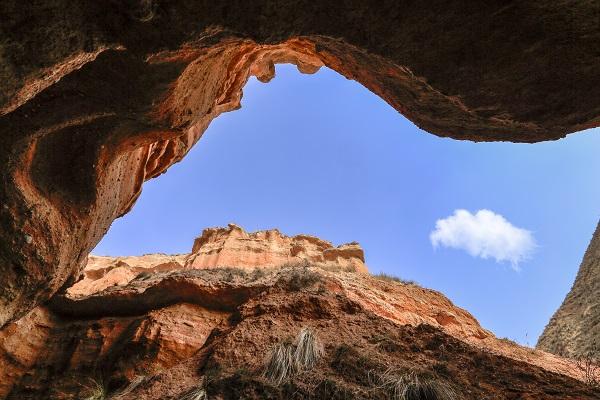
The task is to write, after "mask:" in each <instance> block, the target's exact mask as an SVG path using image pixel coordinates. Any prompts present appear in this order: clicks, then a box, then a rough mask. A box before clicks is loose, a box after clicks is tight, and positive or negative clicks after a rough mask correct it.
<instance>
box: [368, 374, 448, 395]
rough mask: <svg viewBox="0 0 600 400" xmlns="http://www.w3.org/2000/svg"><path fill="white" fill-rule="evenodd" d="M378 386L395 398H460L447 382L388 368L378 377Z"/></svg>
mask: <svg viewBox="0 0 600 400" xmlns="http://www.w3.org/2000/svg"><path fill="white" fill-rule="evenodd" d="M376 387H377V388H379V389H383V390H384V391H386V392H387V393H388V395H389V396H390V397H389V398H390V399H394V400H458V397H457V396H456V393H455V392H454V391H453V390H452V389H451V388H450V387H449V386H448V385H447V384H446V383H444V382H442V381H440V380H439V379H435V378H433V377H424V376H421V375H419V374H417V373H415V372H408V373H405V374H399V373H397V372H395V371H393V370H392V369H388V370H387V371H385V372H384V373H382V374H380V375H379V376H378V377H377V379H376Z"/></svg>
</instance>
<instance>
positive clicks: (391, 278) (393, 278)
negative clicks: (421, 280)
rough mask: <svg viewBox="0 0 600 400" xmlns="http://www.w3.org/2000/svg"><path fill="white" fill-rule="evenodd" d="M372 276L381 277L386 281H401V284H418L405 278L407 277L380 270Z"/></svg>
mask: <svg viewBox="0 0 600 400" xmlns="http://www.w3.org/2000/svg"><path fill="white" fill-rule="evenodd" d="M372 276H373V278H376V279H381V280H383V281H388V282H398V283H401V284H403V285H415V286H419V284H418V283H417V282H415V281H411V280H407V279H402V278H400V277H398V276H395V275H389V274H386V273H385V272H380V273H378V274H375V275H372Z"/></svg>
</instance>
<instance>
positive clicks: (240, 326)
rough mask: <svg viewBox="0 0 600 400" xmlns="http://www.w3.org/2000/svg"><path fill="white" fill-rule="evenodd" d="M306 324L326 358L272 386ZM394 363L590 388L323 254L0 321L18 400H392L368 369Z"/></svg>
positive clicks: (5, 363) (430, 300)
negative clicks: (288, 345)
mask: <svg viewBox="0 0 600 400" xmlns="http://www.w3.org/2000/svg"><path fill="white" fill-rule="evenodd" d="M306 327H311V328H312V329H313V330H314V331H315V332H316V333H317V335H318V338H319V340H320V341H321V343H322V344H323V345H324V348H325V353H324V356H323V357H324V358H323V359H322V360H319V361H318V363H317V364H316V366H315V367H314V369H313V370H310V371H306V372H304V373H302V374H299V375H297V376H294V377H292V378H291V380H290V381H289V382H288V383H286V385H284V386H277V385H274V384H273V383H272V382H270V381H268V380H267V379H265V378H264V376H263V374H262V372H263V370H264V368H265V364H264V363H265V359H266V358H267V357H268V354H269V351H270V349H271V348H272V347H273V346H274V345H276V344H277V343H279V342H282V341H286V340H289V339H288V338H289V337H293V336H294V335H297V333H298V332H299V331H300V330H301V329H302V328H306ZM347 357H349V358H347ZM344 360H345V361H344ZM390 365H394V367H395V368H396V369H397V373H399V374H400V373H407V372H408V371H419V372H420V373H424V374H428V376H434V377H435V379H436V380H439V381H440V382H445V384H448V385H451V387H452V388H453V390H455V391H456V392H457V393H459V395H460V397H459V398H461V399H473V400H475V399H477V400H480V399H482V398H494V399H505V398H506V399H509V398H529V399H547V398H557V399H558V398H561V399H573V400H575V399H578V400H584V399H594V398H596V394H595V392H594V391H593V389H592V388H590V387H586V385H585V384H584V383H582V382H581V381H579V379H582V377H581V376H579V375H578V372H577V370H576V368H574V365H573V364H572V363H570V362H569V361H568V360H564V359H561V358H560V357H556V356H553V355H551V354H548V353H544V352H541V351H536V350H533V349H529V348H523V347H520V346H518V345H516V344H514V343H510V342H506V341H504V340H498V339H496V338H495V337H494V336H493V335H492V334H491V333H490V332H488V331H486V330H485V329H483V328H482V327H481V326H480V325H479V323H478V322H477V321H476V320H475V319H474V318H473V317H472V316H471V315H470V314H469V313H468V312H466V311H465V310H462V309H460V308H458V307H456V306H454V305H453V304H452V303H451V302H450V301H449V300H448V299H446V298H445V297H444V296H443V295H441V294H440V293H438V292H435V291H432V290H428V289H424V288H421V287H419V286H417V285H415V284H409V283H402V282H399V281H393V280H385V279H382V278H375V277H371V276H369V275H368V274H361V273H356V272H344V271H343V270H342V269H341V268H332V267H331V266H325V265H321V266H320V267H314V266H304V267H303V266H289V265H288V266H284V267H282V268H254V269H241V268H239V269H235V268H211V269H186V268H182V269H180V270H172V271H153V272H151V273H148V274H141V276H138V277H137V278H136V279H134V280H132V281H130V282H128V283H126V284H121V285H114V286H111V287H108V288H106V289H104V290H102V291H100V292H96V293H91V294H73V293H66V294H64V295H59V296H57V297H55V298H54V299H53V300H52V302H51V303H50V305H49V308H45V307H38V308H36V309H35V310H34V311H32V312H30V313H29V314H28V315H27V316H25V317H24V318H22V319H21V320H19V321H18V322H16V323H12V324H9V325H8V326H7V328H6V329H4V330H3V331H2V332H0V382H1V383H0V398H7V399H10V400H13V399H19V400H22V399H31V400H33V399H79V398H87V397H88V396H90V395H91V394H94V393H98V392H97V390H98V387H100V388H101V390H102V393H103V395H104V396H107V397H110V398H115V399H122V400H124V399H148V400H152V399H157V400H158V399H161V400H164V399H173V400H174V399H179V398H181V397H182V396H183V395H184V394H185V393H187V392H188V391H190V390H204V391H207V392H208V393H209V395H210V396H211V397H213V398H223V399H239V398H245V399H262V398H265V397H267V396H268V398H272V399H290V398H298V399H300V398H308V397H310V398H313V399H331V398H347V399H350V398H357V399H366V398H370V399H386V398H389V396H390V395H389V393H387V392H385V391H382V389H381V388H378V387H377V385H374V384H373V383H372V378H373V376H376V375H374V374H378V373H384V372H385V371H386V368H389V366H390ZM240 379H241V380H240ZM324 380H325V381H326V382H324ZM289 385H291V386H292V388H291V389H292V390H291V392H288V391H287V389H290V386H289ZM322 385H326V387H322ZM286 388H287V389H286ZM336 388H337V389H336ZM331 390H333V393H332V392H331ZM339 391H341V392H339ZM293 393H295V394H293ZM335 393H342V394H337V395H336V394H335ZM343 393H345V394H343ZM507 393H509V394H510V395H511V396H512V397H510V396H509V397H506V396H505V395H506V394H507ZM294 396H295V397H294ZM340 396H342V397H340ZM548 396H550V397H548Z"/></svg>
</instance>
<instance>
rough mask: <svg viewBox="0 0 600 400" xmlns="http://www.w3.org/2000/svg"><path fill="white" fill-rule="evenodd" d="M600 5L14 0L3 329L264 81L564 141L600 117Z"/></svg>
mask: <svg viewBox="0 0 600 400" xmlns="http://www.w3.org/2000/svg"><path fill="white" fill-rule="evenodd" d="M599 15H600V7H599V6H598V5H596V4H595V3H594V2H586V1H573V2H568V3H565V2H549V1H528V2H512V3H508V4H507V3H506V2H503V1H487V2H484V3H481V2H452V3H448V2H446V1H429V2H427V3H425V4H424V3H422V2H407V1H396V0H385V1H379V2H377V4H373V3H371V2H332V1H283V0H282V1H277V0H257V1H242V2H237V1H221V2H216V3H215V2H206V1H196V0H193V1H192V0H177V1H161V0H127V1H106V2H89V1H83V0H80V1H66V0H50V1H44V2H25V3H24V2H18V1H15V0H7V1H2V2H1V4H0V19H1V20H0V21H1V23H0V38H1V39H0V55H1V56H0V79H1V81H2V86H1V87H0V165H2V169H1V170H0V287H1V288H2V290H1V292H0V326H2V325H4V324H5V323H7V322H9V321H12V320H15V319H16V318H19V317H21V316H23V315H25V314H26V313H27V312H28V311H29V310H31V309H32V308H33V307H35V305H37V304H40V303H43V302H45V301H47V300H48V299H49V298H50V297H51V296H52V295H53V294H54V293H56V292H57V291H58V290H59V289H60V288H64V287H68V286H70V285H71V284H72V283H73V281H74V279H75V277H77V276H78V275H79V273H80V271H81V269H82V268H83V266H84V264H85V261H86V257H87V254H88V253H89V251H90V250H91V249H92V248H93V247H94V246H95V245H96V244H97V243H98V241H99V240H100V238H101V237H102V235H104V234H105V232H106V231H107V229H108V227H109V226H110V223H111V222H112V221H113V220H114V219H115V218H117V217H118V216H120V215H122V214H124V213H126V212H127V211H128V210H129V209H130V208H131V206H132V204H133V203H134V202H135V199H136V198H137V196H138V195H139V193H140V191H141V187H142V184H143V182H144V181H145V180H146V179H150V178H152V177H155V176H157V175H159V174H161V173H162V172H164V171H165V170H166V169H167V168H168V167H169V166H170V165H172V164H173V163H175V162H177V161H179V160H180V159H181V158H182V157H183V156H185V154H186V153H187V151H188V150H189V149H190V147H191V146H192V145H194V143H196V142H197V141H198V139H199V138H200V137H201V136H202V133H203V132H204V130H205V129H206V127H207V125H208V124H209V123H210V121H211V120H212V119H214V118H215V117H217V116H218V115H219V114H220V113H222V112H225V111H231V110H234V109H236V108H238V107H239V105H240V98H241V96H242V87H243V85H244V83H245V82H246V80H247V79H248V77H249V76H250V75H256V76H257V77H258V78H259V79H260V80H262V81H268V80H269V79H270V78H272V76H273V73H274V67H273V64H274V63H278V62H291V63H294V64H296V65H298V67H299V69H300V70H301V71H303V72H308V73H310V72H314V71H316V70H317V69H318V68H319V67H320V66H322V65H325V66H328V67H330V68H332V69H334V70H336V71H337V72H339V73H340V74H342V75H344V76H346V77H348V78H349V79H354V80H356V81H358V82H360V83H362V84H363V85H364V86H365V87H366V88H368V89H369V90H371V91H373V92H374V93H376V94H377V95H379V96H380V97H381V98H382V99H384V100H385V101H387V102H388V103H389V104H390V105H391V106H392V107H394V108H395V109H396V110H398V111H399V112H401V113H402V114H404V115H405V116H406V117H407V118H409V119H410V120H411V121H413V122H414V123H415V124H417V125H418V126H420V127H421V128H423V129H425V130H427V131H429V132H431V133H434V134H437V135H441V136H450V137H454V138H457V139H471V140H507V141H515V142H536V141H541V140H549V139H557V138H560V137H563V136H564V135H566V134H567V133H570V132H575V131H578V130H582V129H586V128H590V127H593V126H597V125H598V124H599V123H600V120H599V117H600V92H599V91H597V90H593V88H595V87H597V86H598V85H599V84H600V70H599V69H598V68H597V66H598V63H599V57H600V56H599V55H598V51H597V48H598V43H599V42H600V29H599V28H598V24H597V21H598V19H599V18H600V17H599Z"/></svg>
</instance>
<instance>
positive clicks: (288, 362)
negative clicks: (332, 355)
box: [263, 328, 325, 386]
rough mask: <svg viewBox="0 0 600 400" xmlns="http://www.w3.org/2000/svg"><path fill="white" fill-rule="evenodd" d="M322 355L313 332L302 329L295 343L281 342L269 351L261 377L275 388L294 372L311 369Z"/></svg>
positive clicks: (322, 352)
mask: <svg viewBox="0 0 600 400" xmlns="http://www.w3.org/2000/svg"><path fill="white" fill-rule="evenodd" d="M324 353H325V351H324V349H323V345H322V344H321V342H320V341H319V338H318V337H317V335H316V334H315V332H314V331H313V330H312V329H310V328H302V330H301V331H300V333H299V334H298V337H297V338H296V342H295V343H289V342H282V343H278V344H276V345H275V346H274V347H273V348H272V349H271V351H270V352H269V356H268V358H267V362H266V365H265V370H264V373H263V375H264V377H265V378H267V379H268V380H269V381H271V382H273V384H275V385H276V386H278V385H281V384H282V383H283V382H285V381H287V380H288V379H289V378H290V377H292V375H294V374H295V373H296V372H298V371H303V370H308V369H311V368H313V367H314V366H315V365H316V364H317V362H318V361H319V359H320V358H321V357H322V356H323V354H324Z"/></svg>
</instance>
